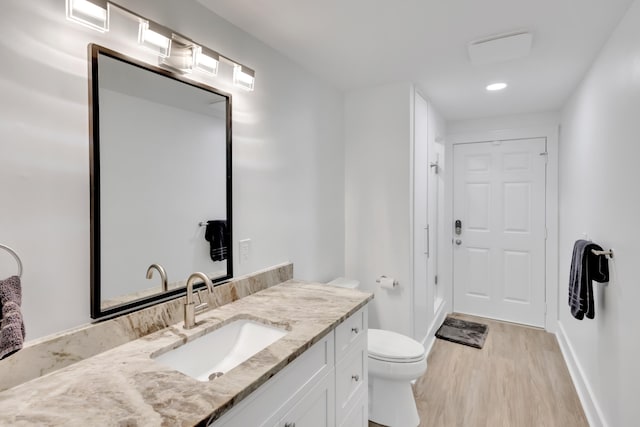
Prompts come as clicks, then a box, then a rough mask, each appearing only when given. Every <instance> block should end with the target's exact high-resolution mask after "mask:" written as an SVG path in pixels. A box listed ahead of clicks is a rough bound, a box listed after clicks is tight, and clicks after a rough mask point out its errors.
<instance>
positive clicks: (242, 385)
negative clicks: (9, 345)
mask: <svg viewBox="0 0 640 427" xmlns="http://www.w3.org/2000/svg"><path fill="white" fill-rule="evenodd" d="M372 298H373V296H372V295H371V294H369V293H364V292H360V291H357V290H352V289H343V288H337V287H334V286H327V285H322V284H318V283H306V282H300V281H296V280H290V281H288V282H285V283H282V284H280V285H276V286H273V287H271V288H268V289H265V290H263V291H260V292H257V293H255V294H252V295H249V296H247V297H244V298H242V299H240V300H238V301H235V302H233V303H230V304H227V305H224V306H222V307H218V308H216V309H213V310H210V311H207V312H205V313H201V314H199V315H198V316H197V317H196V319H197V320H198V323H197V326H196V327H195V328H194V329H190V330H185V329H184V328H183V327H182V322H180V323H178V324H176V325H173V326H171V327H168V328H166V329H163V330H161V331H158V332H155V333H153V334H150V335H147V336H145V337H143V338H140V339H137V340H135V341H131V342H129V343H127V344H124V345H121V346H119V347H116V348H114V349H111V350H109V351H106V352H104V353H101V354H98V355H96V356H93V357H91V358H88V359H85V360H83V361H80V362H78V363H76V364H73V365H71V366H68V367H66V368H63V369H60V370H58V371H55V372H52V373H51V374H48V375H46V376H43V377H40V378H37V379H34V380H32V381H29V382H26V383H24V384H21V385H18V386H16V387H13V388H11V389H9V390H6V391H4V392H1V393H0V425H64V426H87V425H100V426H107V425H117V426H143V425H144V426H146V425H157V426H160V425H162V426H174V425H181V426H190V425H196V424H198V423H200V422H203V421H206V420H209V419H218V418H219V417H220V416H221V415H222V414H224V413H225V412H226V411H228V410H229V409H230V408H232V407H233V405H235V404H236V403H238V402H240V401H241V400H242V399H244V398H245V397H246V396H248V395H249V394H250V393H251V392H253V391H254V390H256V389H257V388H258V387H259V386H260V385H262V384H263V383H265V382H266V381H267V380H268V379H269V378H271V377H272V376H274V375H275V374H276V373H277V372H278V371H280V370H281V369H282V368H284V367H285V366H287V365H288V364H289V363H291V362H292V361H293V360H294V359H296V357H298V356H299V355H300V354H302V353H303V352H304V351H305V350H307V349H308V348H309V347H311V346H312V345H313V344H314V343H316V342H318V341H319V340H320V339H321V338H322V337H324V336H325V335H326V334H328V333H329V332H330V331H331V330H332V329H334V328H335V327H336V326H337V325H338V324H340V323H341V322H342V321H344V320H345V319H346V318H347V317H349V316H350V315H352V314H353V313H355V312H356V311H357V310H358V309H359V308H361V307H362V306H364V305H365V304H366V303H367V302H368V301H370V300H371V299H372ZM237 319H254V320H256V321H258V322H262V323H266V324H271V325H275V326H278V327H280V328H284V329H286V330H287V331H288V333H287V335H285V336H284V337H283V338H281V339H280V340H278V341H276V342H275V343H273V344H272V345H270V346H269V347H267V348H265V349H264V350H262V351H261V352H259V353H257V354H256V355H255V356H253V357H251V358H250V359H248V360H246V361H245V362H244V363H242V364H240V365H239V366H237V367H236V368H234V369H232V370H231V371H229V372H227V373H226V374H224V375H223V376H221V377H219V378H217V379H215V380H213V381H210V382H200V381H198V380H195V379H193V378H191V377H189V376H186V375H184V374H182V373H180V372H177V371H174V370H172V369H171V368H168V367H166V366H164V365H162V364H160V363H158V362H156V361H155V360H153V359H152V358H151V356H152V355H158V354H161V353H163V352H165V351H167V350H168V349H171V348H175V347H178V346H180V345H181V344H183V343H184V342H186V341H189V340H191V339H194V338H197V337H198V336H201V335H204V334H205V333H207V332H210V331H212V330H214V329H217V328H218V327H220V326H222V325H225V324H227V323H230V322H232V321H234V320H237Z"/></svg>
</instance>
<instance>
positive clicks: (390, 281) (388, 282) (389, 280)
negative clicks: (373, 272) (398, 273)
mask: <svg viewBox="0 0 640 427" xmlns="http://www.w3.org/2000/svg"><path fill="white" fill-rule="evenodd" d="M376 283H377V284H379V285H380V287H381V288H384V289H395V288H396V287H397V286H398V281H397V280H396V279H394V278H393V277H387V276H380V277H378V278H377V279H376Z"/></svg>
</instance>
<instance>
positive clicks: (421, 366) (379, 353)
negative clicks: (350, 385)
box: [329, 277, 427, 427]
mask: <svg viewBox="0 0 640 427" xmlns="http://www.w3.org/2000/svg"><path fill="white" fill-rule="evenodd" d="M329 284H330V285H334V286H340V287H343V288H351V289H355V288H357V287H358V285H359V282H358V281H357V280H351V279H345V278H342V277H339V278H337V279H335V280H332V281H331V282H329ZM367 339H368V341H367V351H368V358H367V361H368V379H369V420H371V421H373V422H375V423H377V424H382V425H385V426H390V427H415V426H417V425H418V424H420V417H419V416H418V410H417V408H416V402H415V398H414V397H413V390H412V388H411V382H412V381H413V380H415V379H417V378H419V377H421V376H422V375H423V374H424V373H425V372H426V370H427V354H426V351H425V349H424V347H423V346H422V344H420V343H419V342H418V341H416V340H414V339H412V338H409V337H408V336H406V335H402V334H399V333H396V332H392V331H386V330H382V329H369V331H368V334H367Z"/></svg>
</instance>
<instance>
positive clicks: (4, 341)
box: [0, 276, 25, 359]
mask: <svg viewBox="0 0 640 427" xmlns="http://www.w3.org/2000/svg"><path fill="white" fill-rule="evenodd" d="M21 304H22V288H21V286H20V278H19V277H18V276H11V277H9V278H8V279H5V280H0V314H1V315H2V318H1V320H0V359H4V358H5V357H7V356H10V355H12V354H13V353H15V352H16V351H18V350H20V349H21V348H22V344H23V342H24V337H25V333H24V322H23V320H22V312H21V311H20V305H21Z"/></svg>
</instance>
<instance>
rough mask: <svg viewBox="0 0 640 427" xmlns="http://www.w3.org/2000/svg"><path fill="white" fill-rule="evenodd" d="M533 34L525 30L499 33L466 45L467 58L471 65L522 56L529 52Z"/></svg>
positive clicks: (493, 62) (492, 62)
mask: <svg viewBox="0 0 640 427" xmlns="http://www.w3.org/2000/svg"><path fill="white" fill-rule="evenodd" d="M532 42H533V35H532V34H531V33H529V32H527V31H518V32H514V33H507V34H499V35H495V36H491V37H487V38H484V39H481V40H476V41H472V42H471V43H469V45H468V49H469V59H470V60H471V63H472V64H473V65H486V64H495V63H497V62H504V61H510V60H512V59H518V58H524V57H525V56H527V55H529V52H531V43H532Z"/></svg>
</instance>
